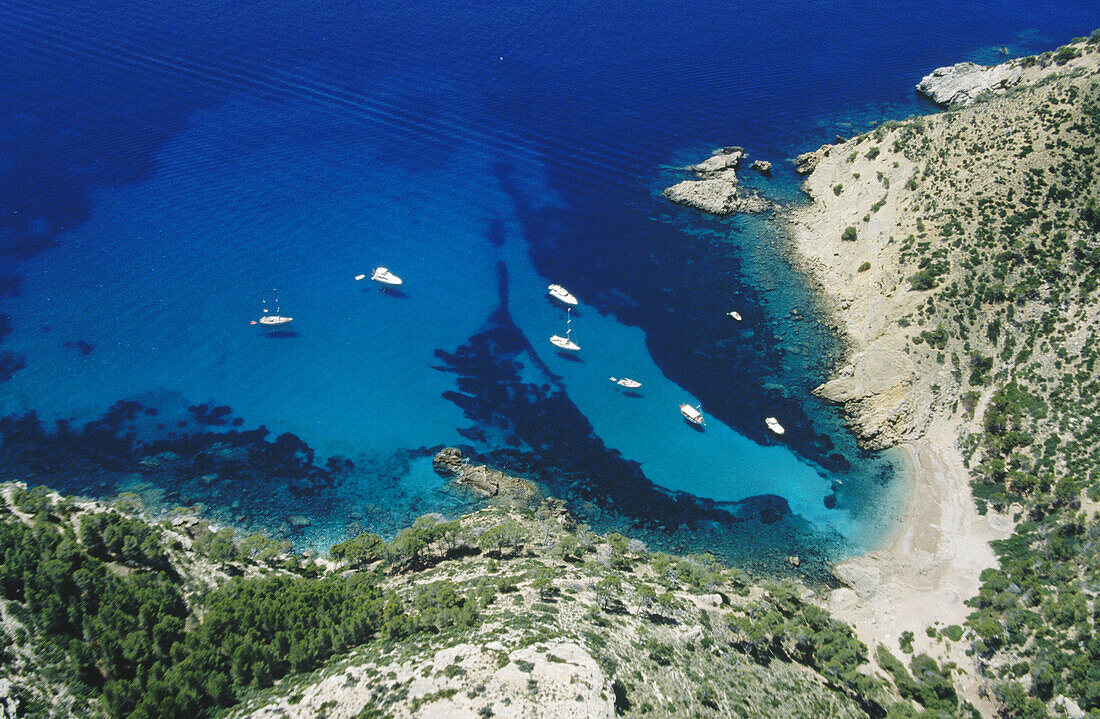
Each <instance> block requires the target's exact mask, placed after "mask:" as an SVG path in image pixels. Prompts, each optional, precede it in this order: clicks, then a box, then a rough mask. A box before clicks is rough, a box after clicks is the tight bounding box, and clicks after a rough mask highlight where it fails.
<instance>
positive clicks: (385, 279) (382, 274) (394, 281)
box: [370, 267, 402, 285]
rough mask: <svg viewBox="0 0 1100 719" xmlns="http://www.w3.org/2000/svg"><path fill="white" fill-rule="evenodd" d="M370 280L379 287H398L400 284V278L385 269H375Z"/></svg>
mask: <svg viewBox="0 0 1100 719" xmlns="http://www.w3.org/2000/svg"><path fill="white" fill-rule="evenodd" d="M370 278H371V279H372V280H374V281H375V282H377V283H378V284H380V285H399V284H401V282H402V280H401V278H400V277H398V276H397V275H395V274H394V273H392V272H390V271H389V270H387V269H386V268H385V267H375V268H374V273H373V274H372V275H371V276H370Z"/></svg>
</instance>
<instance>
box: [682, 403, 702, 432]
mask: <svg viewBox="0 0 1100 719" xmlns="http://www.w3.org/2000/svg"><path fill="white" fill-rule="evenodd" d="M680 414H682V415H683V416H684V419H686V420H687V421H688V422H689V423H691V424H693V425H695V426H696V427H705V426H706V422H704V421H703V412H702V407H692V406H691V405H690V404H688V403H687V402H685V403H684V404H682V405H680Z"/></svg>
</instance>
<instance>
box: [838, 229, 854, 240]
mask: <svg viewBox="0 0 1100 719" xmlns="http://www.w3.org/2000/svg"><path fill="white" fill-rule="evenodd" d="M840 239H842V240H844V241H845V242H855V241H856V228H854V227H852V226H851V225H848V227H846V228H844V232H842V233H841V235H840Z"/></svg>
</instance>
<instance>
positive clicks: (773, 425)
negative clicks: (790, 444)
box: [764, 417, 787, 434]
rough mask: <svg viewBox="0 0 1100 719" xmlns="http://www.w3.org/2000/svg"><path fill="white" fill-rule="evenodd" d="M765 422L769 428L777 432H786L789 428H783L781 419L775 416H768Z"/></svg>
mask: <svg viewBox="0 0 1100 719" xmlns="http://www.w3.org/2000/svg"><path fill="white" fill-rule="evenodd" d="M764 424H766V425H767V426H768V429H770V430H771V431H773V432H775V433H776V434H786V432H787V430H785V429H783V425H781V424H779V420H777V419H776V418H775V417H768V418H767V419H765V420H764Z"/></svg>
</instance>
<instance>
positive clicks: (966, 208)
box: [807, 31, 1100, 717]
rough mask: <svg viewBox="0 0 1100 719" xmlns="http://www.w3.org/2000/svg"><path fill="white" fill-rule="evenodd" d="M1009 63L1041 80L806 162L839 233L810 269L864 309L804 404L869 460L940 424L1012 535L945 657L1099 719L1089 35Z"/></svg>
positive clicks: (1035, 705)
mask: <svg viewBox="0 0 1100 719" xmlns="http://www.w3.org/2000/svg"><path fill="white" fill-rule="evenodd" d="M1018 62H1022V63H1023V64H1024V65H1025V66H1028V67H1032V68H1036V67H1037V68H1040V69H1046V70H1048V72H1046V73H1045V74H1043V76H1042V78H1041V79H1039V80H1038V81H1037V82H1034V83H1032V84H1030V85H1026V86H1019V87H1017V88H1014V89H1013V90H1011V91H1009V92H1008V93H1006V94H1004V95H1003V96H994V95H990V96H988V97H986V98H985V99H984V101H982V102H980V103H978V104H976V105H974V106H971V107H968V108H965V109H961V110H955V111H949V112H945V113H943V114H939V115H935V116H930V117H918V118H911V119H909V120H906V121H903V122H892V123H886V124H884V125H883V126H881V127H879V128H877V129H876V130H874V131H872V132H869V133H867V134H865V135H863V136H861V137H859V138H856V139H854V140H852V141H850V142H848V143H845V144H843V145H840V146H834V147H829V148H823V149H822V150H821V151H819V155H823V156H828V157H829V160H828V161H824V160H823V161H822V164H821V165H820V166H819V169H818V170H815V172H814V175H812V176H811V177H810V179H809V180H808V181H807V187H808V188H809V190H810V192H811V194H812V195H813V196H814V198H815V200H816V201H818V202H819V203H823V204H824V205H825V206H826V208H827V209H828V210H829V211H831V212H833V213H835V214H836V215H837V216H838V217H840V218H842V221H841V223H840V224H839V225H838V226H837V227H836V235H837V237H836V238H828V241H827V242H824V243H823V244H822V247H821V251H820V253H819V254H817V256H816V257H811V258H810V259H811V262H819V263H820V264H821V265H822V267H825V268H826V269H825V270H824V271H825V272H831V273H833V274H832V275H829V277H830V278H832V281H833V283H835V284H837V285H844V284H845V283H846V282H847V283H849V284H850V286H851V287H852V295H851V297H850V298H842V299H841V303H840V306H841V309H842V310H847V309H849V308H850V307H857V306H859V305H860V303H861V302H862V303H864V304H863V306H859V311H858V312H856V313H855V314H854V315H851V316H849V317H848V320H849V328H848V329H849V330H851V331H852V333H853V334H854V335H858V340H859V341H860V343H861V346H862V347H864V348H866V352H865V353H864V356H861V357H859V358H856V359H855V360H854V361H853V365H852V366H849V367H847V368H844V369H843V370H842V372H841V375H842V376H841V377H838V378H837V379H836V380H834V381H833V382H830V383H829V384H827V385H825V386H824V387H823V388H822V393H823V394H824V395H826V396H830V397H832V398H833V399H836V400H837V401H841V402H845V403H847V405H848V409H849V410H850V411H851V412H852V413H853V425H854V426H855V428H856V429H857V431H860V432H862V433H863V435H864V437H865V439H867V440H868V441H869V443H870V444H873V445H874V444H878V445H879V446H882V445H887V444H891V443H893V442H896V441H898V440H899V439H904V438H906V437H913V436H917V435H919V434H920V432H921V431H922V430H923V427H924V426H925V425H926V423H927V421H928V418H929V417H930V416H931V414H932V413H933V412H942V413H946V414H953V415H954V416H955V417H956V418H957V419H958V420H959V422H960V427H961V431H962V433H963V434H964V437H963V440H962V449H963V451H964V455H965V457H966V459H967V461H968V466H969V467H970V469H971V472H972V476H973V489H974V495H975V498H976V500H977V502H978V506H979V511H985V509H986V508H988V507H990V506H992V507H994V508H996V509H999V510H1005V511H1010V512H1012V513H1013V515H1014V516H1015V517H1016V518H1017V520H1018V521H1019V522H1020V524H1019V526H1018V528H1017V531H1016V534H1015V535H1014V536H1013V537H1012V538H1011V539H1009V540H1007V541H1004V542H996V543H995V547H994V548H995V550H996V551H997V552H998V555H999V557H1000V561H1001V568H1000V569H996V570H987V571H986V572H985V573H984V574H983V577H982V579H983V586H982V589H981V592H980V594H979V596H977V597H975V598H973V599H971V600H970V604H971V606H972V607H973V608H974V609H975V612H974V614H973V615H972V616H971V618H970V620H969V622H968V628H967V632H966V634H965V636H962V637H961V641H962V642H964V643H966V645H967V647H968V649H969V651H971V652H972V653H973V655H974V656H975V657H976V658H977V659H978V664H979V667H980V668H981V670H982V671H983V673H984V674H985V675H986V677H988V679H989V680H990V683H991V686H992V689H993V693H994V695H995V697H996V698H997V699H998V701H999V703H1000V707H1001V710H1002V712H1003V715H1004V716H1012V717H1016V716H1029V717H1039V716H1046V715H1048V714H1049V713H1050V712H1051V711H1052V710H1053V709H1054V707H1055V706H1056V705H1064V706H1066V707H1068V708H1069V711H1070V712H1071V713H1072V712H1074V711H1076V709H1077V708H1079V709H1081V710H1082V711H1084V712H1100V636H1098V634H1097V620H1098V619H1100V603H1098V602H1097V600H1096V594H1097V591H1098V590H1100V576H1098V574H1097V567H1098V559H1100V557H1098V556H1097V552H1098V548H1100V544H1098V541H1100V523H1098V520H1097V507H1098V506H1100V505H1098V503H1097V501H1098V500H1100V441H1098V440H1100V407H1098V402H1100V367H1098V366H1097V355H1098V353H1100V348H1098V344H1097V336H1098V333H1100V154H1098V150H1097V144H1098V139H1100V72H1098V69H1097V68H1098V65H1100V31H1098V32H1096V33H1093V34H1092V36H1091V37H1090V38H1089V39H1087V40H1078V41H1075V42H1074V43H1073V44H1071V45H1069V46H1066V47H1064V48H1060V49H1059V50H1057V51H1055V52H1053V53H1046V54H1044V55H1041V56H1038V57H1035V58H1028V59H1025V60H1023V61H1018ZM819 173H821V174H819ZM861 295H862V296H861ZM872 305H874V306H872ZM876 368H877V369H876ZM876 371H877V372H878V374H876Z"/></svg>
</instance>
